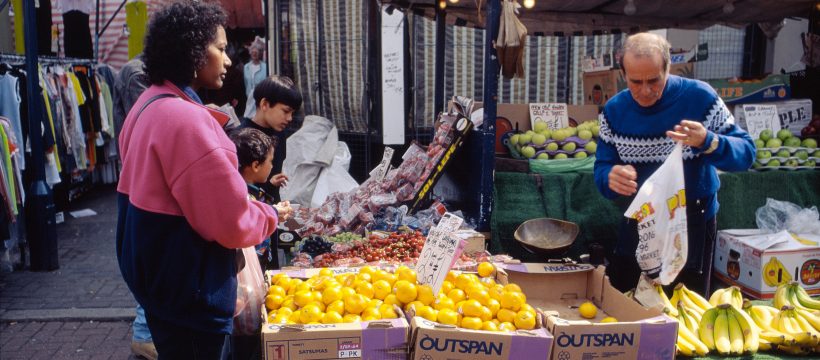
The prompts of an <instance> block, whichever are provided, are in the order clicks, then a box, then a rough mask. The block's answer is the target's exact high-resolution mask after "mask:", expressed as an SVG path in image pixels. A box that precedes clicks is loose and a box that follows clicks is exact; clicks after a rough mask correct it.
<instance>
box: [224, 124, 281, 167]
mask: <svg viewBox="0 0 820 360" xmlns="http://www.w3.org/2000/svg"><path fill="white" fill-rule="evenodd" d="M231 141H233V143H234V145H236V157H237V160H239V170H240V171H242V169H244V168H246V167H248V166H251V165H252V164H253V162H254V161H258V162H260V163H261V162H264V161H265V160H267V157H268V153H269V152H270V151H271V150H272V149H273V148H274V147H275V146H276V145H275V144H274V143H273V140H272V139H271V137H270V136H267V135H265V133H263V132H262V131H260V130H257V129H254V128H242V129H239V130H235V131H234V132H233V133H231Z"/></svg>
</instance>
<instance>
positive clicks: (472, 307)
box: [459, 299, 482, 317]
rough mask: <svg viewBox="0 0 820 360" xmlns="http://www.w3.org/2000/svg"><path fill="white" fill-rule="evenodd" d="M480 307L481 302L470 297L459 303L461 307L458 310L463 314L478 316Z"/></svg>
mask: <svg viewBox="0 0 820 360" xmlns="http://www.w3.org/2000/svg"><path fill="white" fill-rule="evenodd" d="M481 308H482V306H481V303H479V302H478V301H477V300H474V299H470V300H467V301H465V302H464V304H462V305H461V307H460V308H459V312H460V313H462V314H464V316H474V317H479V316H481V314H482V311H481Z"/></svg>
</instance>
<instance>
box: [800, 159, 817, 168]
mask: <svg viewBox="0 0 820 360" xmlns="http://www.w3.org/2000/svg"><path fill="white" fill-rule="evenodd" d="M803 166H808V167H815V166H817V165H816V164H815V161H814V160H809V161H806V162H804V163H803Z"/></svg>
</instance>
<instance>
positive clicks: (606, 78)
mask: <svg viewBox="0 0 820 360" xmlns="http://www.w3.org/2000/svg"><path fill="white" fill-rule="evenodd" d="M669 73H670V74H672V75H677V76H681V77H685V78H689V79H693V78H694V77H695V63H691V62H689V63H681V64H672V65H670V66H669ZM624 89H626V79H625V78H624V74H623V72H622V71H621V70H620V69H615V70H609V71H597V72H589V73H584V104H586V105H597V106H603V105H604V104H606V102H607V101H609V99H611V98H612V97H613V96H615V95H616V94H617V93H618V92H620V91H621V90H624Z"/></svg>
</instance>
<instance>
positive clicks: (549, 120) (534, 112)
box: [530, 103, 569, 131]
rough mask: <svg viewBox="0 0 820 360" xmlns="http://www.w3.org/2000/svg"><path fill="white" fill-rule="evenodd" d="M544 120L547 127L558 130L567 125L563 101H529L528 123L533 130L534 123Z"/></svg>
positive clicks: (565, 108) (567, 119) (567, 118)
mask: <svg viewBox="0 0 820 360" xmlns="http://www.w3.org/2000/svg"><path fill="white" fill-rule="evenodd" d="M539 122H544V123H546V124H547V129H550V130H558V129H563V128H565V127H568V126H569V115H568V113H567V104H565V103H531V104H530V125H532V130H533V131H535V124H537V123H539Z"/></svg>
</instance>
